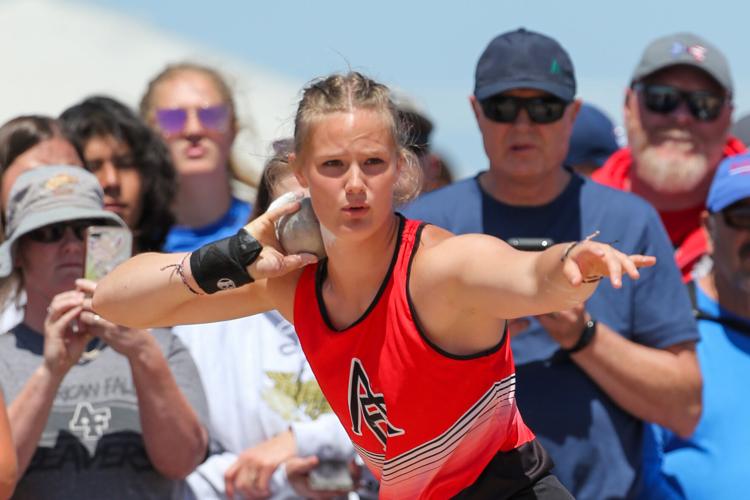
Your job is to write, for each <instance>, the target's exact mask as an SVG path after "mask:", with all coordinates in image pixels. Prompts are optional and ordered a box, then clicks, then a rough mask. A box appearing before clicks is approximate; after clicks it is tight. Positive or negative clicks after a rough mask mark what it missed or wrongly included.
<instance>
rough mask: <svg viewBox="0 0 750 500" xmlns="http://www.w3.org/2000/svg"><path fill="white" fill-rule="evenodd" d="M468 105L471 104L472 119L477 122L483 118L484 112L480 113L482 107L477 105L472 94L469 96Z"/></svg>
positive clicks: (477, 102) (477, 101)
mask: <svg viewBox="0 0 750 500" xmlns="http://www.w3.org/2000/svg"><path fill="white" fill-rule="evenodd" d="M469 104H471V110H472V111H473V112H474V118H476V119H477V122H479V121H480V120H481V119H482V118H484V111H482V106H481V105H480V104H479V100H478V99H477V97H476V96H475V95H474V94H471V95H470V96H469Z"/></svg>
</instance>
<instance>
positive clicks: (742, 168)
mask: <svg viewBox="0 0 750 500" xmlns="http://www.w3.org/2000/svg"><path fill="white" fill-rule="evenodd" d="M745 198H750V153H743V154H739V155H735V156H730V157H728V158H724V160H722V162H721V163H719V168H717V169H716V174H714V180H713V182H712V183H711V187H710V188H709V190H708V198H707V199H706V208H708V211H709V212H713V213H715V212H721V211H722V210H724V209H725V208H727V207H728V206H729V205H733V204H734V203H737V202H738V201H740V200H744V199H745Z"/></svg>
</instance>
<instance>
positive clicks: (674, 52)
mask: <svg viewBox="0 0 750 500" xmlns="http://www.w3.org/2000/svg"><path fill="white" fill-rule="evenodd" d="M732 93H733V92H732V77H731V75H730V72H729V64H728V63H727V60H726V58H725V57H724V55H723V54H722V53H721V52H720V51H719V50H718V49H717V48H716V47H714V46H713V45H711V44H710V43H709V42H707V41H706V40H703V39H702V38H700V37H698V36H696V35H693V34H691V33H678V34H674V35H669V36H665V37H663V38H659V39H656V40H654V41H653V42H651V44H649V46H648V47H646V50H645V51H644V52H643V55H642V56H641V60H640V62H639V63H638V66H636V68H635V71H634V72H633V76H632V78H631V81H630V87H629V88H628V90H627V92H626V95H625V108H624V111H625V127H626V129H627V134H628V143H629V147H627V148H623V149H620V150H619V151H617V152H616V153H615V154H613V155H612V156H611V157H610V158H609V160H607V162H606V163H605V164H604V165H603V166H602V167H601V168H600V169H599V170H597V171H596V172H595V173H594V174H593V178H594V180H596V181H598V182H601V183H602V184H605V185H608V186H611V187H614V188H617V189H622V190H624V191H631V192H633V193H636V194H638V195H640V196H641V197H643V198H645V199H646V200H648V201H649V202H650V203H651V204H652V205H653V206H654V207H655V208H656V209H657V210H658V211H659V215H660V216H661V219H662V222H663V223H664V226H665V227H666V229H667V232H668V233H669V237H670V239H671V240H672V244H673V245H674V247H675V260H676V261H677V265H678V266H679V268H680V271H681V272H682V275H683V279H685V281H688V280H689V279H690V272H691V270H692V268H693V265H694V264H695V262H696V261H697V260H698V259H699V258H700V257H701V256H702V255H703V254H705V253H706V240H705V236H704V235H703V232H702V231H701V229H700V214H701V212H702V211H703V210H704V208H705V200H706V196H707V193H708V187H709V186H710V184H711V179H712V178H713V174H714V172H715V171H716V167H717V165H718V164H719V162H720V161H721V160H722V158H724V157H726V156H730V155H733V154H737V153H740V152H742V151H744V150H745V147H744V146H743V145H742V143H741V142H740V141H739V140H737V139H736V138H734V137H731V136H730V135H729V127H730V125H731V115H732V110H733V107H734V106H733V104H732Z"/></svg>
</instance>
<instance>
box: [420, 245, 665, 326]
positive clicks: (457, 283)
mask: <svg viewBox="0 0 750 500" xmlns="http://www.w3.org/2000/svg"><path fill="white" fill-rule="evenodd" d="M440 232H441V231H440V230H437V233H438V234H436V238H435V239H434V240H433V243H434V244H432V245H431V244H430V242H429V240H428V241H427V245H426V246H427V248H426V249H425V251H424V256H423V259H421V262H418V263H417V264H416V265H418V266H420V267H421V268H422V269H429V272H422V273H420V276H421V277H422V280H423V281H422V286H425V287H426V288H425V289H433V290H435V291H438V290H440V291H442V293H443V294H445V296H446V297H451V299H450V300H451V302H453V303H454V304H455V305H457V306H458V308H459V309H465V310H470V311H476V312H477V313H479V314H483V315H489V316H492V317H495V318H498V319H508V318H517V317H522V316H531V315H537V314H543V313H548V312H553V311H559V310H562V309H567V308H570V307H572V306H574V305H576V304H580V303H581V302H584V301H585V300H586V299H588V298H589V297H590V296H591V294H592V293H593V292H594V290H596V286H597V284H598V281H599V280H600V279H609V280H610V281H611V282H612V285H613V286H614V287H615V288H619V287H620V286H622V279H623V275H627V276H629V277H630V278H632V279H637V278H638V277H639V273H638V268H639V267H646V266H651V265H653V264H654V263H655V262H656V260H655V259H654V258H653V257H648V256H641V255H631V256H628V255H625V254H623V253H622V252H619V251H618V250H616V249H614V248H613V247H611V246H610V245H607V244H604V243H598V242H595V241H592V240H590V239H587V240H583V241H580V242H571V243H563V244H559V245H554V246H552V247H551V248H549V249H547V250H545V251H543V252H521V251H518V250H515V249H514V248H512V247H511V246H510V245H508V244H506V243H505V242H503V241H502V240H500V239H498V238H493V237H491V236H486V235H478V234H471V235H463V236H450V235H449V233H445V234H442V235H441V234H439V233H440ZM423 241H424V238H423Z"/></svg>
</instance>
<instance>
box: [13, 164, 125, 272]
mask: <svg viewBox="0 0 750 500" xmlns="http://www.w3.org/2000/svg"><path fill="white" fill-rule="evenodd" d="M103 206H104V193H103V191H102V188H101V186H100V185H99V181H98V180H97V178H96V177H95V176H94V175H93V174H91V173H89V172H87V171H86V170H84V169H82V168H80V167H68V166H54V167H49V166H43V167H37V168H33V169H31V170H27V171H26V172H23V173H22V174H21V175H19V176H18V178H17V179H16V181H15V182H14V183H13V187H12V189H11V191H10V199H9V201H8V209H7V210H6V212H5V220H6V221H7V224H6V226H5V238H6V239H5V241H4V242H3V243H2V245H0V277H3V278H4V277H6V276H9V275H10V273H11V272H12V271H13V256H14V252H15V245H14V244H15V242H16V241H18V239H19V238H20V237H21V236H23V235H24V234H27V233H29V232H31V231H33V230H34V229H38V228H40V227H44V226H48V225H50V224H55V223H57V222H65V221H69V220H79V219H99V220H101V221H102V223H104V224H112V225H117V226H122V227H127V225H126V224H125V222H123V220H122V219H120V218H119V217H118V216H117V215H115V214H113V213H112V212H108V211H106V210H104V209H103V208H102V207H103Z"/></svg>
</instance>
